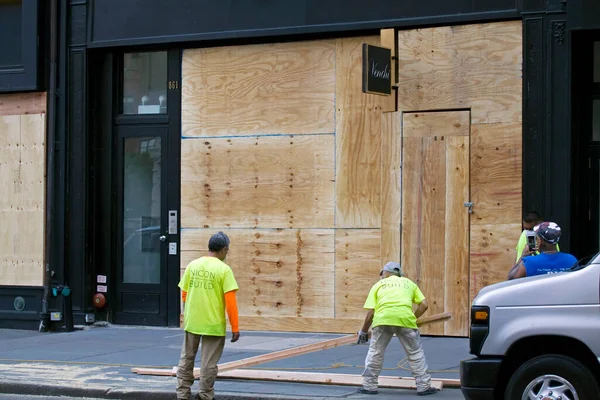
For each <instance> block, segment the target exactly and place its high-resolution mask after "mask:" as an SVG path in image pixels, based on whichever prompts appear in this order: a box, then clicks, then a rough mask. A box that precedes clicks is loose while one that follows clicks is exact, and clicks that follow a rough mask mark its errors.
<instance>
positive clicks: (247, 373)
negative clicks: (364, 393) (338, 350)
mask: <svg viewBox="0 0 600 400" xmlns="http://www.w3.org/2000/svg"><path fill="white" fill-rule="evenodd" d="M217 376H218V378H220V379H241V380H261V381H272V382H295V383H314V384H320V385H340V386H361V385H362V382H363V377H362V376H361V375H351V374H330V373H327V374H324V373H316V372H291V371H269V370H260V371H258V370H244V369H238V370H233V371H226V372H223V373H221V371H219V374H218V375H217ZM378 386H379V387H380V388H388V389H416V388H417V386H416V382H415V380H414V378H405V379H398V377H396V376H380V377H379V379H378ZM431 386H433V387H435V388H437V389H440V390H441V389H442V388H443V387H444V382H443V381H441V380H437V379H432V380H431Z"/></svg>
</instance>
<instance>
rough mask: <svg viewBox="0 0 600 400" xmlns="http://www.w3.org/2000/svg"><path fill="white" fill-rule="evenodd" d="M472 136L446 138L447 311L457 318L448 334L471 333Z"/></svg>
mask: <svg viewBox="0 0 600 400" xmlns="http://www.w3.org/2000/svg"><path fill="white" fill-rule="evenodd" d="M468 200H469V136H451V137H447V138H446V232H445V234H446V235H445V268H446V270H445V274H444V275H445V279H444V281H445V288H444V292H445V299H444V304H445V308H444V311H446V312H451V313H452V316H453V318H452V319H451V320H450V321H447V322H446V323H445V325H444V334H445V335H450V336H467V335H468V333H469V304H470V302H469V213H468V210H467V209H466V208H465V207H464V202H465V201H468Z"/></svg>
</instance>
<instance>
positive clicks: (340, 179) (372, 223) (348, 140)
mask: <svg viewBox="0 0 600 400" xmlns="http://www.w3.org/2000/svg"><path fill="white" fill-rule="evenodd" d="M379 41H380V39H379V37H359V38H348V39H338V40H337V48H336V128H335V131H336V188H335V193H336V227H337V228H380V227H381V187H380V183H381V110H382V107H381V104H382V102H383V101H384V100H385V97H384V96H377V95H367V94H364V93H362V81H361V76H362V75H361V73H362V44H363V43H370V44H377V45H379Z"/></svg>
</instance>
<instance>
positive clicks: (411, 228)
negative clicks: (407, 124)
mask: <svg viewBox="0 0 600 400" xmlns="http://www.w3.org/2000/svg"><path fill="white" fill-rule="evenodd" d="M422 150H423V149H422V142H421V139H420V138H404V137H403V139H402V210H401V212H402V236H401V239H402V242H401V243H402V244H401V249H402V253H401V259H402V270H403V273H404V274H405V275H406V276H407V277H408V278H409V279H411V280H413V281H415V282H416V283H417V284H418V283H419V282H418V281H417V279H419V276H420V260H421V252H422V247H421V232H422V219H421V216H422V214H423V209H422V207H423V206H422V202H421V192H422V177H421V174H422V168H421V164H422V154H421V153H422Z"/></svg>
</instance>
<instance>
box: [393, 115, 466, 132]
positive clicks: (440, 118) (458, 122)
mask: <svg viewBox="0 0 600 400" xmlns="http://www.w3.org/2000/svg"><path fill="white" fill-rule="evenodd" d="M403 124H404V133H403V134H404V137H432V136H440V137H441V136H469V133H470V113H469V111H448V112H429V113H406V114H404V122H403Z"/></svg>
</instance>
